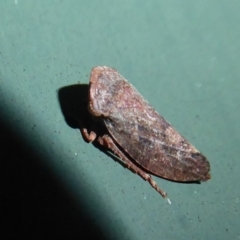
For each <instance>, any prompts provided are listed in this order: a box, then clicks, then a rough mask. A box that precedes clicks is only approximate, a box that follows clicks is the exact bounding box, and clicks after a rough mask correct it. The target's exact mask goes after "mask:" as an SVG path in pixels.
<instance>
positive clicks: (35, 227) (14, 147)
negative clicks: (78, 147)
mask: <svg viewBox="0 0 240 240" xmlns="http://www.w3.org/2000/svg"><path fill="white" fill-rule="evenodd" d="M0 100H1V101H0V141H1V142H0V143H1V157H0V176H1V180H0V182H1V184H0V185H1V188H0V195H1V196H0V199H1V203H0V205H1V213H0V218H1V219H2V220H1V222H2V223H1V231H0V239H2V240H4V239H19V238H24V239H109V238H108V237H107V232H108V230H107V229H101V228H100V227H99V226H101V224H99V221H101V219H97V218H95V216H94V213H89V212H88V209H87V208H86V204H85V203H84V202H83V203H81V202H80V203H79V202H77V204H76V199H74V197H73V195H72V194H70V192H69V191H68V190H67V189H66V186H62V184H61V183H60V181H59V179H58V178H57V177H56V175H55V174H54V173H53V171H52V170H51V169H50V168H49V166H47V165H46V162H48V161H51V159H46V158H47V157H46V156H44V155H43V154H41V152H44V151H42V150H41V149H36V147H35V146H34V141H29V139H26V138H25V136H24V134H23V133H21V134H20V133H19V132H20V131H18V129H16V127H15V126H14V124H13V121H12V119H14V117H15V116H11V117H12V119H11V120H10V121H9V119H8V118H9V113H7V114H6V111H3V109H4V108H3V107H6V104H5V105H4V106H1V105H2V104H1V103H2V102H4V100H3V96H0ZM8 108H9V109H10V108H11V106H10V104H9V105H8ZM7 116H8V117H7ZM9 122H11V123H9ZM21 132H24V131H23V130H22V131H21ZM43 135H44V133H43ZM43 144H44V143H43ZM53 154H54V153H53ZM79 187H80V188H81V189H80V190H79V191H82V194H83V196H86V195H87V196H88V194H85V193H87V190H86V189H84V187H83V186H79ZM84 200H86V199H84ZM99 204H100V203H99ZM106 214H107V213H106Z"/></svg>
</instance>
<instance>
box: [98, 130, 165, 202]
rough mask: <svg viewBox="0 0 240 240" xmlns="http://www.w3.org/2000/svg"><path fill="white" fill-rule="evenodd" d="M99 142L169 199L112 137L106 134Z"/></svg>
mask: <svg viewBox="0 0 240 240" xmlns="http://www.w3.org/2000/svg"><path fill="white" fill-rule="evenodd" d="M98 142H99V143H100V144H101V145H103V146H104V147H106V148H108V149H110V150H111V151H112V152H113V153H114V154H115V155H117V156H118V157H119V158H120V159H121V160H122V162H123V163H124V164H125V165H126V167H127V168H128V169H131V170H132V171H134V172H135V173H137V174H138V175H139V176H141V177H142V178H143V179H144V180H146V181H148V182H149V183H150V185H151V186H152V187H153V188H154V189H155V190H156V191H157V192H159V193H160V194H161V195H162V197H163V198H165V197H167V193H166V192H164V191H163V190H162V189H161V188H159V187H158V185H157V183H156V182H155V181H154V180H153V179H152V177H151V175H149V174H147V173H146V172H144V171H143V170H142V169H141V168H140V167H138V166H137V165H136V164H134V163H133V162H132V161H131V160H130V159H129V158H128V157H127V156H126V155H124V153H122V151H121V150H120V149H119V147H118V146H117V145H116V144H115V143H114V142H113V140H112V138H111V137H109V136H108V135H106V134H105V135H103V136H102V137H99V138H98Z"/></svg>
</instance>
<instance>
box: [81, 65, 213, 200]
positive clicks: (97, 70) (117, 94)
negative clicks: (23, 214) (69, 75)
mask: <svg viewBox="0 0 240 240" xmlns="http://www.w3.org/2000/svg"><path fill="white" fill-rule="evenodd" d="M88 107H89V112H90V113H91V115H92V116H93V117H94V119H95V120H99V121H100V122H101V123H102V124H103V125H104V126H105V127H106V130H107V131H106V133H100V132H98V130H97V129H96V127H95V128H94V127H93V128H92V129H86V128H83V129H81V131H82V134H83V136H84V138H85V139H86V140H88V141H90V142H92V141H94V140H96V141H98V143H100V144H101V145H103V146H105V147H107V148H108V149H109V150H111V151H112V152H113V153H114V154H116V155H117V156H118V157H119V158H120V159H121V160H122V161H123V162H124V164H125V165H126V166H127V167H128V168H129V169H131V170H133V171H134V172H136V173H137V174H139V175H140V176H141V177H143V178H144V179H145V180H147V181H148V182H149V183H150V184H151V185H152V187H153V188H155V189H156V190H157V191H158V192H159V193H160V194H161V195H162V196H163V197H166V195H167V194H166V193H165V192H164V191H163V190H161V189H160V188H159V187H158V186H157V184H156V182H155V181H154V180H153V179H152V178H151V175H150V173H152V174H154V175H156V176H159V177H162V178H166V179H169V180H173V181H180V182H192V181H206V180H208V179H210V173H209V171H210V164H209V162H208V160H207V159H206V157H205V156H204V155H202V154H201V153H200V152H199V151H198V150H197V149H196V148H195V147H194V146H193V145H191V144H190V143H189V142H188V141H187V140H186V139H184V138H183V137H182V136H181V135H180V134H179V133H178V132H177V131H176V130H175V129H174V128H173V127H172V126H171V125H170V124H169V123H168V122H167V121H166V120H165V119H164V118H163V117H162V116H160V115H159V114H158V113H157V112H156V111H155V110H154V109H153V108H152V107H151V106H150V105H149V104H148V102H147V101H146V100H144V99H143V97H142V96H141V95H140V94H139V93H138V91H137V90H136V89H135V88H134V87H133V86H132V85H131V84H130V83H129V82H128V81H127V80H126V79H125V78H124V77H122V76H121V75H120V74H119V73H118V72H117V71H116V70H115V69H113V68H109V67H105V66H103V67H100V66H98V67H94V68H93V69H92V72H91V76H90V86H89V106H88Z"/></svg>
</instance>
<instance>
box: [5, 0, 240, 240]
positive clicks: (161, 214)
mask: <svg viewBox="0 0 240 240" xmlns="http://www.w3.org/2000/svg"><path fill="white" fill-rule="evenodd" d="M239 7H240V2H239V1H231V3H230V2H229V1H206V0H204V1H160V0H153V1H142V0H141V1H139V0H134V1H133V0H132V1H126V0H123V1H110V0H103V1H96V0H93V1H76V0H70V1H66V0H64V1H57V0H55V1H47V0H42V1H30V0H25V1H21V0H15V1H2V2H1V4H0V52H1V53H0V98H1V102H0V107H1V121H2V122H4V125H3V126H4V127H5V126H7V127H8V128H9V131H10V129H11V134H12V135H13V136H15V137H16V136H17V139H18V141H20V143H24V149H25V155H24V156H25V157H26V156H28V157H27V159H28V161H26V158H25V157H23V156H22V155H20V156H19V158H17V159H16V158H15V157H13V156H12V154H13V152H14V146H12V147H11V148H10V149H8V148H6V149H5V152H6V153H7V155H8V156H6V155H5V156H3V159H4V166H5V167H6V169H5V168H3V169H4V170H5V173H6V174H5V175H4V176H5V179H4V181H3V182H4V186H5V188H4V189H5V190H4V191H6V193H7V194H5V196H7V197H6V199H5V200H6V205H5V207H6V209H14V211H13V210H12V215H11V214H8V215H6V216H5V217H4V218H5V219H7V220H6V226H7V227H8V228H10V229H12V231H10V233H11V234H16V235H17V236H21V235H24V234H26V235H27V236H31V235H30V234H34V236H36V235H38V236H39V238H40V239H41V237H43V236H45V235H47V234H48V233H49V234H50V235H52V236H56V235H58V234H59V235H60V236H65V237H74V238H76V237H80V235H81V233H82V231H83V230H82V229H83V226H84V229H86V226H85V224H86V223H87V226H88V227H96V228H93V229H92V230H91V231H96V232H98V231H99V234H100V233H102V235H103V236H105V239H140V240H142V239H153V240H155V239H164V240H168V239H169V240H170V239H180V240H181V239H197V240H200V239H219V240H223V239H240V230H239V225H240V202H239V199H240V188H239V170H240V160H239V156H240V148H239V142H240V137H239V136H240V124H239V119H240V105H239V103H240V80H239V79H240V54H239V52H240V41H239V39H240V25H239V22H240V14H239ZM96 65H107V66H111V67H114V68H116V69H118V70H119V72H120V73H121V74H122V75H123V76H125V77H126V78H127V79H128V80H129V81H130V82H131V83H132V84H133V85H135V86H136V88H137V89H138V90H139V91H140V92H141V93H142V95H143V96H144V97H145V98H146V99H147V100H148V101H149V102H150V103H151V104H152V105H153V106H154V107H155V108H156V109H157V111H158V112H159V113H161V114H162V115H163V116H164V117H165V118H166V119H167V120H168V121H169V122H171V123H172V125H173V126H174V127H175V128H177V129H178V130H179V132H181V133H182V134H183V135H184V136H185V137H186V138H187V139H188V140H189V141H190V142H192V143H193V144H194V145H195V146H196V147H197V148H198V149H199V150H201V151H202V152H203V153H204V154H205V155H206V156H207V157H208V159H209V161H210V163H211V173H212V179H211V180H210V181H209V182H207V183H203V184H201V185H196V184H178V183H172V182H168V181H165V180H163V179H160V178H155V179H156V181H157V183H158V184H159V186H161V187H162V188H163V189H164V190H166V191H167V192H168V195H169V198H170V199H171V201H172V204H171V205H168V204H167V202H166V201H165V200H163V199H162V198H161V196H160V195H159V194H158V193H157V192H155V191H154V190H153V189H152V188H151V187H150V185H149V184H148V183H146V182H144V181H143V180H142V179H141V178H140V177H138V176H137V175H134V174H132V173H131V172H130V171H128V170H126V169H124V168H123V167H122V166H121V165H120V164H119V163H117V162H115V161H114V160H113V159H112V158H111V157H109V156H107V155H106V154H104V153H103V152H101V151H99V150H98V149H97V148H95V147H94V146H92V145H91V144H87V143H85V142H84V141H83V140H82V137H81V135H80V133H79V131H78V130H77V129H73V128H71V127H69V125H68V124H67V123H66V121H65V119H64V116H63V114H62V112H61V108H60V104H59V100H58V90H59V89H60V88H62V87H65V86H69V85H72V84H77V83H78V82H81V83H88V80H89V73H90V71H91V68H92V67H93V66H96ZM4 127H3V129H5V130H6V129H7V128H4ZM4 134H7V135H8V133H7V132H4ZM2 137H3V140H4V138H5V136H4V135H3V134H2ZM10 142H11V141H10ZM20 143H19V142H18V144H20ZM20 145H21V144H20ZM7 146H8V147H9V145H7ZM12 148H13V149H12ZM29 151H30V152H31V154H33V155H30V154H29ZM36 156H37V159H38V160H37V161H35V160H36ZM3 159H2V161H3ZM33 159H34V160H33ZM15 161H16V163H17V167H18V168H16V164H15ZM36 162H37V163H36ZM11 163H12V164H11ZM33 163H34V166H32V164H33ZM26 169H27V171H26ZM36 176H37V177H36ZM46 176H47V177H46ZM33 179H34V180H33ZM53 179H54V180H53ZM31 182H36V184H33V186H31V187H28V185H29V184H31ZM49 182H50V183H49ZM49 186H51V187H49ZM11 189H12V190H11ZM10 192H11V194H8V193H10ZM12 192H13V193H12ZM4 193H5V192H4ZM43 199H44V200H43ZM63 199H67V200H63ZM10 212H11V210H10ZM16 212H17V213H18V214H17V215H16V214H15V213H16ZM30 212H31V213H30ZM83 212H84V215H85V218H82V216H83ZM49 219H50V220H49ZM59 219H60V220H59ZM86 219H88V221H89V222H87V220H86ZM12 222H14V223H15V224H12ZM46 223H47V224H46ZM69 226H71V227H69ZM24 229H31V230H24ZM96 229H97V230H96ZM49 231H50V232H49Z"/></svg>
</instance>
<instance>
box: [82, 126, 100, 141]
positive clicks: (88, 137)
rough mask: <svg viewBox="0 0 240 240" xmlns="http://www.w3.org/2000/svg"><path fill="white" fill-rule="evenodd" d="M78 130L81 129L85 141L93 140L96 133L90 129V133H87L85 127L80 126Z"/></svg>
mask: <svg viewBox="0 0 240 240" xmlns="http://www.w3.org/2000/svg"><path fill="white" fill-rule="evenodd" d="M80 130H81V133H82V136H83V137H84V139H85V140H86V141H87V142H93V141H94V140H95V139H96V137H97V134H96V133H95V132H94V131H91V132H90V133H88V131H87V128H81V129H80Z"/></svg>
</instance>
